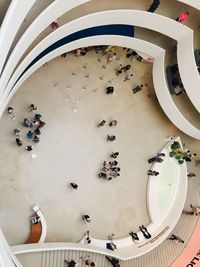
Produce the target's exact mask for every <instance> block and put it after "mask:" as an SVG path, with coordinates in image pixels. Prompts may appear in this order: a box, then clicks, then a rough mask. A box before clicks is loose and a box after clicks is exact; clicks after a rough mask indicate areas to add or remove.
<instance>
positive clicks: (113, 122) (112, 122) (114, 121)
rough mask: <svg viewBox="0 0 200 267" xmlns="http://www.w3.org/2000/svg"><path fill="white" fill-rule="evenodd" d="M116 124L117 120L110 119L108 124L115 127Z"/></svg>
mask: <svg viewBox="0 0 200 267" xmlns="http://www.w3.org/2000/svg"><path fill="white" fill-rule="evenodd" d="M117 124H118V121H117V120H111V122H110V123H109V126H110V127H115V126H117Z"/></svg>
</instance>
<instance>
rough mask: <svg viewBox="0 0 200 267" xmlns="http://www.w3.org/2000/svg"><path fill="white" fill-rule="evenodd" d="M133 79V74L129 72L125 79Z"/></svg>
mask: <svg viewBox="0 0 200 267" xmlns="http://www.w3.org/2000/svg"><path fill="white" fill-rule="evenodd" d="M131 79H133V74H127V75H126V77H125V79H124V82H126V81H129V80H131Z"/></svg>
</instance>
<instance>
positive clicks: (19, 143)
mask: <svg viewBox="0 0 200 267" xmlns="http://www.w3.org/2000/svg"><path fill="white" fill-rule="evenodd" d="M15 141H16V143H17V145H18V146H22V140H21V139H19V138H16V139H15Z"/></svg>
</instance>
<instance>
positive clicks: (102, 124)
mask: <svg viewBox="0 0 200 267" xmlns="http://www.w3.org/2000/svg"><path fill="white" fill-rule="evenodd" d="M105 123H106V121H105V120H102V121H101V122H100V123H99V124H98V125H97V127H98V128H99V127H103V126H104V125H105Z"/></svg>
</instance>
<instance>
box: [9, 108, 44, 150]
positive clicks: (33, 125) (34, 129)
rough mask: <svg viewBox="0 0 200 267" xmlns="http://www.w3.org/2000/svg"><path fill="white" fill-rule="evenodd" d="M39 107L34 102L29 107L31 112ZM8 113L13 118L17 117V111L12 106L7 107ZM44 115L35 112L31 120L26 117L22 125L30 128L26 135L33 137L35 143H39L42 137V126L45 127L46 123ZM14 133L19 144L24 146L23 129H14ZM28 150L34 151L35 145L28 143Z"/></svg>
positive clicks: (29, 137)
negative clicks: (42, 118)
mask: <svg viewBox="0 0 200 267" xmlns="http://www.w3.org/2000/svg"><path fill="white" fill-rule="evenodd" d="M36 110H37V107H36V106H35V105H34V104H30V105H29V107H28V111H29V112H33V111H36ZM7 112H8V114H9V115H10V116H11V118H12V119H13V118H15V112H14V109H13V108H12V107H8V108H7ZM41 117H42V115H41V114H35V115H34V117H33V118H32V119H31V120H29V119H28V118H25V119H24V121H23V123H22V125H23V127H24V128H30V130H28V132H27V133H26V137H27V138H28V139H31V140H32V142H33V143H35V144H37V143H39V142H40V137H39V135H40V134H41V128H42V127H44V125H45V124H46V123H45V122H44V121H42V120H41ZM14 134H15V137H16V139H15V141H16V144H17V146H19V147H20V146H22V145H23V142H22V138H21V130H20V129H17V128H16V129H14ZM25 148H26V150H27V151H32V149H33V145H27V146H26V147H25Z"/></svg>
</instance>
